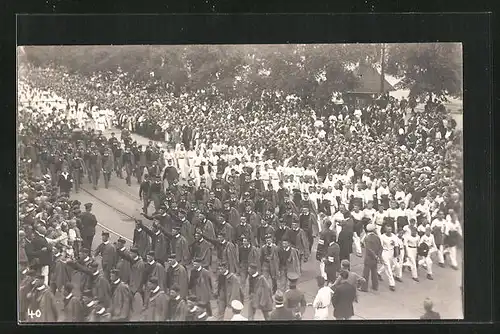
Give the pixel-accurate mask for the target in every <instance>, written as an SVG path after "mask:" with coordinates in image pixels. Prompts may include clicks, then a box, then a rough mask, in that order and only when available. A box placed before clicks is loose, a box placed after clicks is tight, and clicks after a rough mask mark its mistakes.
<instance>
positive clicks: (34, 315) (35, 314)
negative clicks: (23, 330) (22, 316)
mask: <svg viewBox="0 0 500 334" xmlns="http://www.w3.org/2000/svg"><path fill="white" fill-rule="evenodd" d="M28 316H29V317H30V319H33V318H40V317H41V316H42V312H41V311H40V310H36V311H35V312H33V310H28Z"/></svg>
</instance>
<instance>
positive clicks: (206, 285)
mask: <svg viewBox="0 0 500 334" xmlns="http://www.w3.org/2000/svg"><path fill="white" fill-rule="evenodd" d="M188 290H189V293H190V294H191V295H195V296H196V297H197V298H198V301H199V302H200V303H201V304H202V306H203V307H204V308H205V310H206V311H207V313H208V315H209V316H212V307H211V305H210V300H211V299H212V294H213V285H212V277H211V273H210V272H209V271H208V270H206V269H205V268H203V267H202V266H201V264H200V263H199V262H198V261H196V260H194V261H193V268H192V269H191V274H190V275H189V285H188Z"/></svg>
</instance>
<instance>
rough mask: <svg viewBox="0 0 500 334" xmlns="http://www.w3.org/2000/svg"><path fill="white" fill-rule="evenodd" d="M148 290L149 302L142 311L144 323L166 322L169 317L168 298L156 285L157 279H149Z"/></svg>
mask: <svg viewBox="0 0 500 334" xmlns="http://www.w3.org/2000/svg"><path fill="white" fill-rule="evenodd" d="M147 288H148V290H149V291H150V297H149V302H148V304H147V305H148V306H147V308H146V310H145V311H144V320H145V321H167V319H168V315H169V304H170V298H169V296H168V295H166V294H165V292H164V291H163V290H161V288H160V286H159V285H158V279H157V278H156V277H152V278H150V279H149V282H148V285H147Z"/></svg>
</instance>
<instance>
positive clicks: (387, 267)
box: [378, 249, 396, 286]
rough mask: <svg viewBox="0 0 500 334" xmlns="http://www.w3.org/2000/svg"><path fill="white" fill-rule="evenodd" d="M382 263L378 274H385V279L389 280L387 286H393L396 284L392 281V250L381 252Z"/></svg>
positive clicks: (393, 261)
mask: <svg viewBox="0 0 500 334" xmlns="http://www.w3.org/2000/svg"><path fill="white" fill-rule="evenodd" d="M382 261H383V263H384V264H383V266H382V267H380V269H379V270H378V273H379V274H382V273H385V274H386V276H387V278H388V279H389V286H395V285H396V282H395V281H394V276H393V273H392V268H393V267H394V263H395V262H396V261H395V260H394V250H392V249H391V250H383V251H382Z"/></svg>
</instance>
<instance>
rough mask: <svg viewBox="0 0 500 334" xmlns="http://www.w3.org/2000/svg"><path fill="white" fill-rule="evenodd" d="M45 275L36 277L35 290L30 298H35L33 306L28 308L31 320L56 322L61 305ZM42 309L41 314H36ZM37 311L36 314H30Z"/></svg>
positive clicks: (29, 319)
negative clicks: (46, 281)
mask: <svg viewBox="0 0 500 334" xmlns="http://www.w3.org/2000/svg"><path fill="white" fill-rule="evenodd" d="M44 279H45V277H44V276H42V275H39V276H37V277H36V280H35V284H34V288H35V289H34V290H33V291H32V292H31V293H30V295H31V296H30V298H33V299H32V301H33V303H32V304H31V303H30V304H31V305H32V306H33V307H32V308H31V307H30V310H28V321H29V322H56V321H57V320H58V317H59V307H57V304H56V298H55V297H54V295H53V294H52V291H50V289H49V288H48V287H47V285H45V283H44ZM38 310H40V313H39V314H40V316H37V315H36V313H37V312H36V311H38ZM30 311H31V314H33V313H35V314H34V315H30Z"/></svg>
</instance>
